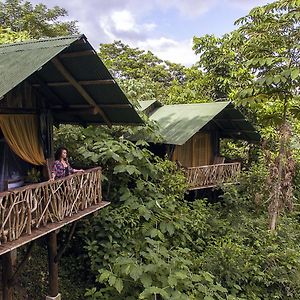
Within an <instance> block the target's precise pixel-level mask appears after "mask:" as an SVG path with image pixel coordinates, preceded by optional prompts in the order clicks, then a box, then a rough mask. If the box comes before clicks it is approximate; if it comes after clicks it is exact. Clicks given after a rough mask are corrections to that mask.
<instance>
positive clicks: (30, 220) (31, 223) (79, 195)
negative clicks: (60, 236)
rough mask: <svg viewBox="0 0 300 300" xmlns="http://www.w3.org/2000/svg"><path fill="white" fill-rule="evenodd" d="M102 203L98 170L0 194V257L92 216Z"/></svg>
mask: <svg viewBox="0 0 300 300" xmlns="http://www.w3.org/2000/svg"><path fill="white" fill-rule="evenodd" d="M108 204H109V203H108V202H104V201H102V193H101V168H94V169H90V170H86V171H85V172H83V173H76V174H73V175H70V176H67V177H65V178H63V179H59V180H55V181H47V182H42V183H38V184H32V185H28V186H24V187H20V188H17V189H13V190H9V191H6V192H1V193H0V226H1V227H0V255H2V254H4V253H6V252H8V251H10V250H12V249H15V248H17V247H19V246H21V245H24V244H26V243H28V242H30V241H31V240H34V239H37V238H39V237H41V236H43V235H45V234H47V233H49V232H51V231H53V230H56V229H58V228H61V227H62V226H64V225H66V224H69V223H71V222H73V221H76V220H78V219H80V218H82V217H84V216H86V215H88V214H91V213H93V212H95V211H97V210H99V209H101V208H103V207H105V206H107V205H108Z"/></svg>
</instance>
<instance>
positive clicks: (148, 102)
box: [139, 100, 157, 111]
mask: <svg viewBox="0 0 300 300" xmlns="http://www.w3.org/2000/svg"><path fill="white" fill-rule="evenodd" d="M155 103H157V101H156V100H145V101H139V105H140V107H141V108H140V109H141V111H145V110H146V109H148V108H149V107H150V106H151V105H153V104H155Z"/></svg>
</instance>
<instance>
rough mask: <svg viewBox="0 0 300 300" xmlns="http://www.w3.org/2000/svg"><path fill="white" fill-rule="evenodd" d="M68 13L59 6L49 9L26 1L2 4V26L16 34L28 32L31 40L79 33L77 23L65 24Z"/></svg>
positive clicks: (7, 0)
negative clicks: (64, 20)
mask: <svg viewBox="0 0 300 300" xmlns="http://www.w3.org/2000/svg"><path fill="white" fill-rule="evenodd" d="M67 15H68V14H67V11H66V10H65V9H64V8H61V7H59V6H54V7H53V8H47V6H46V5H44V4H37V5H35V6H34V5H32V4H31V3H30V2H29V1H25V2H24V0H6V1H4V2H2V1H1V2H0V26H1V27H3V28H10V29H11V30H12V31H14V32H27V33H28V34H29V35H30V37H31V38H41V37H53V36H60V35H68V34H74V33H78V29H77V27H76V22H75V21H66V22H63V21H61V20H60V18H61V17H65V16H67Z"/></svg>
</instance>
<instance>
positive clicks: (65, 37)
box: [0, 34, 84, 48]
mask: <svg viewBox="0 0 300 300" xmlns="http://www.w3.org/2000/svg"><path fill="white" fill-rule="evenodd" d="M83 36H84V34H74V35H65V36H57V37H47V38H40V39H32V40H26V41H21V42H17V43H7V44H1V45H0V48H9V47H13V46H19V45H26V44H37V43H42V42H48V41H55V40H56V41H58V40H68V39H74V38H78V39H79V38H81V37H83Z"/></svg>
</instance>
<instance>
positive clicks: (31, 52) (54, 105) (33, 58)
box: [0, 35, 142, 125]
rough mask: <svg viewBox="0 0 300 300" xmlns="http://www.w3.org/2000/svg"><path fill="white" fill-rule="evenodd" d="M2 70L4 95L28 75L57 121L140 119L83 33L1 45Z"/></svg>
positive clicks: (130, 121) (0, 90)
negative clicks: (44, 98)
mask: <svg viewBox="0 0 300 300" xmlns="http://www.w3.org/2000/svg"><path fill="white" fill-rule="evenodd" d="M0 73H1V78H0V99H1V98H2V97H3V96H5V94H7V93H8V92H9V91H11V90H12V89H13V88H14V87H16V86H17V85H18V84H20V83H21V82H23V81H24V80H27V81H29V82H30V84H31V85H32V86H33V87H35V88H36V89H37V90H38V91H39V92H40V93H41V94H42V95H43V96H45V97H46V99H47V101H48V103H47V104H48V105H49V108H50V109H51V111H52V112H53V117H54V121H55V122H56V123H70V124H72V123H74V124H90V123H97V124H108V125H113V124H141V123H142V120H141V119H140V117H139V115H138V114H137V112H136V111H135V110H134V108H133V106H132V105H131V103H130V102H129V101H128V99H127V97H126V96H125V94H124V93H123V92H122V90H121V89H120V87H119V86H118V84H117V83H116V82H115V81H114V79H113V77H112V76H111V75H110V73H109V72H108V70H107V68H106V67H105V66H104V64H103V63H102V61H101V60H100V58H99V56H98V55H97V53H96V52H95V50H94V49H93V47H92V46H91V45H90V43H89V42H88V41H87V39H86V37H85V36H84V35H75V36H66V37H58V38H49V39H40V40H35V41H29V42H22V43H14V44H4V45H1V46H0ZM0 101H1V100H0Z"/></svg>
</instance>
